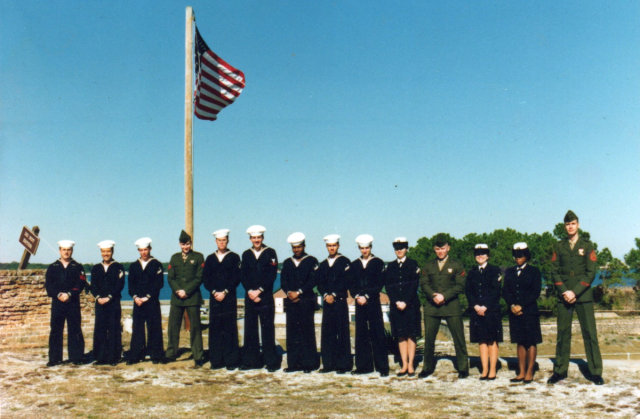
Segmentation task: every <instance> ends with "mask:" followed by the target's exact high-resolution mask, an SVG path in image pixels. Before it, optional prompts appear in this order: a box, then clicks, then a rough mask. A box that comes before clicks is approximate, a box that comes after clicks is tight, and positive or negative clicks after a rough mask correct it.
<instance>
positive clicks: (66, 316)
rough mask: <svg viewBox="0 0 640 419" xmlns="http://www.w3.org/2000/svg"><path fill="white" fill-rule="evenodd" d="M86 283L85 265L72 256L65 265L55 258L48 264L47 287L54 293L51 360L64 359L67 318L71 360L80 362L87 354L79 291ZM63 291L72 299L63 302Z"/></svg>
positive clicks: (57, 361) (51, 295)
mask: <svg viewBox="0 0 640 419" xmlns="http://www.w3.org/2000/svg"><path fill="white" fill-rule="evenodd" d="M85 286H86V277H85V274H84V269H83V268H82V265H80V264H79V263H78V262H76V261H75V260H73V259H71V260H70V261H69V263H68V264H67V266H66V267H65V266H64V265H63V264H62V262H61V261H60V260H56V261H55V262H53V263H52V264H51V265H49V267H48V268H47V272H46V274H45V288H46V290H47V295H48V296H49V297H51V332H50V334H49V363H50V364H52V365H55V364H58V363H60V362H62V345H63V342H62V340H63V333H64V322H65V321H66V322H67V350H68V351H69V359H70V360H71V362H74V363H80V362H82V358H83V356H84V337H83V336H82V327H81V316H80V293H81V292H82V290H83V289H84V288H85ZM60 294H68V295H69V299H68V300H67V301H65V302H62V301H60V300H59V299H58V296H59V295H60Z"/></svg>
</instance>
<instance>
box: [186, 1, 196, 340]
mask: <svg viewBox="0 0 640 419" xmlns="http://www.w3.org/2000/svg"><path fill="white" fill-rule="evenodd" d="M194 20H195V17H194V15H193V8H192V7H191V6H187V10H186V22H185V33H184V218H185V220H184V224H185V231H186V232H187V233H189V235H190V236H191V243H192V244H193V98H192V95H193V21H194ZM184 328H185V329H186V330H189V329H190V328H191V322H190V321H189V316H188V315H187V311H186V310H185V311H184Z"/></svg>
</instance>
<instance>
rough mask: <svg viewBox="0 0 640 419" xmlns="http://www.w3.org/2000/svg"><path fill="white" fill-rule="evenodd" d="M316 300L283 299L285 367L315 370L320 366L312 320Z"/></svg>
mask: <svg viewBox="0 0 640 419" xmlns="http://www.w3.org/2000/svg"><path fill="white" fill-rule="evenodd" d="M315 308H316V302H315V299H313V298H305V299H301V300H300V301H298V302H297V303H294V302H291V301H285V310H286V315H287V328H286V332H287V367H288V368H289V369H292V370H316V369H318V367H319V366H320V358H319V357H318V349H317V346H316V330H315V324H314V321H313V316H314V313H315Z"/></svg>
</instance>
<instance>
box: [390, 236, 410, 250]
mask: <svg viewBox="0 0 640 419" xmlns="http://www.w3.org/2000/svg"><path fill="white" fill-rule="evenodd" d="M408 248H409V240H407V238H406V237H396V238H395V239H393V250H400V249H408Z"/></svg>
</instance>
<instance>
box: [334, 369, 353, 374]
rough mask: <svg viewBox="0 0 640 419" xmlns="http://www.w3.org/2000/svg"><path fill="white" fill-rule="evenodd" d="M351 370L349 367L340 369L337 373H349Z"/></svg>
mask: <svg viewBox="0 0 640 419" xmlns="http://www.w3.org/2000/svg"><path fill="white" fill-rule="evenodd" d="M350 371H351V370H350V369H348V370H347V369H340V370H337V371H336V374H340V375H342V374H346V373H348V372H350Z"/></svg>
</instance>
